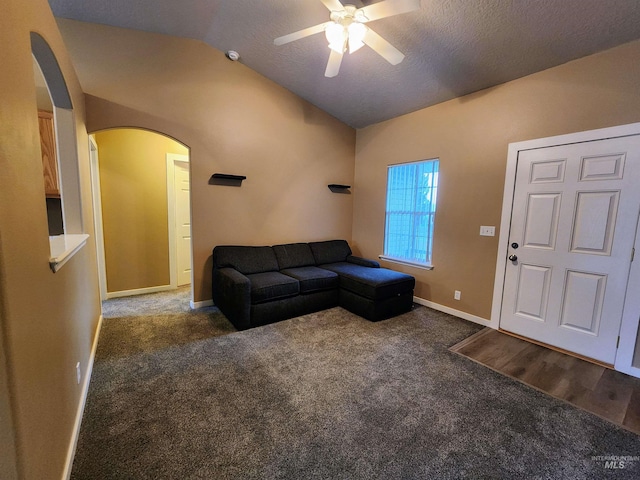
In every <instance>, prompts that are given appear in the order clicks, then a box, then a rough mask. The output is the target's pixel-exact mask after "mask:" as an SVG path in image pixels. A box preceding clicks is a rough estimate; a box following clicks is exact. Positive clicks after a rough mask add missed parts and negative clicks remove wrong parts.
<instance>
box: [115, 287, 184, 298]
mask: <svg viewBox="0 0 640 480" xmlns="http://www.w3.org/2000/svg"><path fill="white" fill-rule="evenodd" d="M175 289H176V287H174V286H172V285H160V286H159V287H146V288H136V289H134V290H122V291H120V292H107V300H109V299H110V298H120V297H131V296H133V295H144V294H145V293H157V292H166V291H167V290H175Z"/></svg>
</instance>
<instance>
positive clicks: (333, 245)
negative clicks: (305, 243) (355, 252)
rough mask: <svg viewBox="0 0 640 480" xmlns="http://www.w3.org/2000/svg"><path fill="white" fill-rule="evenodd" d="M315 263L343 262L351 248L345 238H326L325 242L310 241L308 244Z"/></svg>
mask: <svg viewBox="0 0 640 480" xmlns="http://www.w3.org/2000/svg"><path fill="white" fill-rule="evenodd" d="M309 247H310V248H311V251H312V252H313V257H314V258H315V259H316V265H324V264H325V263H336V262H345V261H346V260H347V257H348V256H349V255H351V248H350V247H349V244H348V243H347V241H346V240H328V241H326V242H312V243H310V244H309Z"/></svg>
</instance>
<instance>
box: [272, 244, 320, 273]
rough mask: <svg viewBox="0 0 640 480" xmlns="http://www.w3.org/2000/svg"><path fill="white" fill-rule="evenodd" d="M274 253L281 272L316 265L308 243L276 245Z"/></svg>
mask: <svg viewBox="0 0 640 480" xmlns="http://www.w3.org/2000/svg"><path fill="white" fill-rule="evenodd" d="M273 252H274V253H275V254H276V258H277V259H278V265H279V266H280V270H284V269H285V268H297V267H308V266H310V265H315V264H316V260H315V258H314V257H313V253H311V248H310V247H309V245H308V244H306V243H288V244H286V245H274V247H273Z"/></svg>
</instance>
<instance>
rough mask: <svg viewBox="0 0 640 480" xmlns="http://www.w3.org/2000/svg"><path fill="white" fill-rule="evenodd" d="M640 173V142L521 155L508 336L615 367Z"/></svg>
mask: <svg viewBox="0 0 640 480" xmlns="http://www.w3.org/2000/svg"><path fill="white" fill-rule="evenodd" d="M639 166H640V136H630V137H621V138H615V139H607V140H599V141H593V142H583V143H576V144H571V145H563V146H557V147H547V148H540V149H534V150H528V151H521V152H519V155H518V165H517V170H516V182H515V193H514V199H513V213H512V217H511V228H510V233H509V244H510V246H509V249H508V255H509V261H507V265H506V271H505V283H504V285H505V287H504V294H503V302H502V311H501V316H500V328H501V329H504V330H507V331H510V332H513V333H516V334H519V335H522V336H525V337H528V338H531V339H534V340H538V341H541V342H544V343H547V344H549V345H553V346H556V347H559V348H562V349H565V350H568V351H571V352H575V353H578V354H581V355H584V356H586V357H589V358H593V359H596V360H599V361H602V362H605V363H609V364H613V363H614V360H615V355H616V348H617V340H618V332H619V330H620V323H621V319H622V310H623V307H624V300H625V294H626V287H627V280H628V276H629V269H630V265H631V261H632V255H633V244H634V240H635V232H636V227H637V223H638V213H639V211H640V188H638V186H637V184H638V180H639V179H640V171H639V170H638V167H639ZM634 181H635V183H636V185H634Z"/></svg>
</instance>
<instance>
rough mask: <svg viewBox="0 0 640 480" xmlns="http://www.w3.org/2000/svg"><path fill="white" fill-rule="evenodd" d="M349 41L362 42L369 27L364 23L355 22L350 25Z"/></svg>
mask: <svg viewBox="0 0 640 480" xmlns="http://www.w3.org/2000/svg"><path fill="white" fill-rule="evenodd" d="M348 29H349V42H356V43H362V40H363V39H364V36H365V35H366V33H367V27H366V26H365V25H363V24H362V23H358V22H353V23H351V24H350V25H349V28H348Z"/></svg>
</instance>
